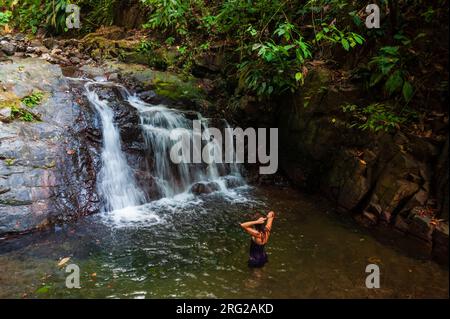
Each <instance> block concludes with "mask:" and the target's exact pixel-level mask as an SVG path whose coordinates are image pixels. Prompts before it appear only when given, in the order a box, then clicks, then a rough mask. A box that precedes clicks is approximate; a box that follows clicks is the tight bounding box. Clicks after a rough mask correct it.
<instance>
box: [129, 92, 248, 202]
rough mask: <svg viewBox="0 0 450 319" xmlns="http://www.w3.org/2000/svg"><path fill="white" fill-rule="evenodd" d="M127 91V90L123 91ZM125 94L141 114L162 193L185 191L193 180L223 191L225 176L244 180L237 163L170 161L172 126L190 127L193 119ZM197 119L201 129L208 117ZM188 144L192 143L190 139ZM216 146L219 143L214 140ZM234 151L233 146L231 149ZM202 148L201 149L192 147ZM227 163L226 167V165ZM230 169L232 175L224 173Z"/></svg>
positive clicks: (166, 195) (205, 125) (239, 182)
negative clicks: (176, 162)
mask: <svg viewBox="0 0 450 319" xmlns="http://www.w3.org/2000/svg"><path fill="white" fill-rule="evenodd" d="M125 92H126V91H125ZM126 94H127V95H128V102H129V103H130V104H131V105H132V106H134V107H135V108H136V109H137V110H138V111H139V114H140V118H141V125H142V131H143V134H144V138H145V141H146V143H147V147H148V148H149V149H150V150H151V151H152V156H153V157H154V167H153V170H152V173H153V176H154V177H155V179H156V183H157V185H158V188H159V191H160V192H161V194H162V196H163V197H173V196H175V195H177V194H180V193H185V192H188V191H189V190H190V188H191V186H192V185H193V184H195V183H199V182H205V183H211V184H213V185H215V186H216V188H217V190H219V191H222V192H226V191H227V189H228V188H227V184H226V181H225V180H226V178H227V177H228V178H233V179H234V180H235V181H234V182H235V184H240V185H243V184H244V181H243V179H242V177H241V175H240V173H239V169H238V166H237V165H236V164H229V165H228V164H221V163H214V162H213V163H211V164H208V165H206V164H193V163H191V164H189V163H180V164H173V163H172V162H171V160H170V156H169V155H170V149H171V148H172V146H173V145H174V144H175V143H176V142H175V141H173V140H171V139H170V132H171V131H172V130H174V129H177V128H178V129H179V128H182V129H188V130H192V120H189V119H188V118H186V116H185V115H184V113H183V112H180V111H178V110H174V109H170V108H167V107H166V106H163V105H151V104H148V103H145V102H144V101H142V100H141V99H139V98H138V97H136V96H134V95H130V94H129V93H128V92H126ZM197 119H198V120H200V121H201V123H202V127H201V129H202V131H207V130H208V121H207V120H206V119H203V118H202V117H201V115H200V114H197ZM193 138H194V137H193V136H191V146H193V147H195V143H194V142H193V141H192V140H193ZM215 147H218V148H219V147H220V148H221V147H222V146H221V145H218V144H215ZM231 151H232V152H233V154H232V155H234V149H233V150H231ZM193 152H201V150H195V149H194V150H193ZM227 166H229V167H227ZM229 173H231V174H232V175H231V176H226V175H227V174H229Z"/></svg>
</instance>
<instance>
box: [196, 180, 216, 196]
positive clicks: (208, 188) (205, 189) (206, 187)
mask: <svg viewBox="0 0 450 319" xmlns="http://www.w3.org/2000/svg"><path fill="white" fill-rule="evenodd" d="M219 189H220V187H219V185H217V183H214V182H210V183H203V182H201V183H196V184H194V185H192V187H191V193H192V194H195V195H200V194H209V193H212V192H216V191H218V190H219Z"/></svg>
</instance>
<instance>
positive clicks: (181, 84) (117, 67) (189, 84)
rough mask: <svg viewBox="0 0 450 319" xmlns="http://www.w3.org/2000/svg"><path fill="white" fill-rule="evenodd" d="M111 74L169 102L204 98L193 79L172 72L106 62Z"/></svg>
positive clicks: (201, 90) (202, 92)
mask: <svg viewBox="0 0 450 319" xmlns="http://www.w3.org/2000/svg"><path fill="white" fill-rule="evenodd" d="M105 64H106V66H107V68H108V69H110V71H111V72H118V73H120V74H121V75H122V76H123V77H124V78H129V79H132V80H134V81H135V82H137V83H138V84H139V85H140V86H142V87H143V88H144V89H147V90H154V91H155V93H156V94H158V95H160V96H163V97H166V98H169V99H171V100H175V101H176V100H198V99H204V98H205V92H204V91H203V89H202V88H201V86H200V85H199V83H198V81H197V80H196V79H195V78H194V77H190V76H184V75H181V74H176V73H173V72H162V71H155V70H152V69H149V68H148V67H145V66H143V65H139V64H125V63H120V62H114V61H107V62H106V63H105Z"/></svg>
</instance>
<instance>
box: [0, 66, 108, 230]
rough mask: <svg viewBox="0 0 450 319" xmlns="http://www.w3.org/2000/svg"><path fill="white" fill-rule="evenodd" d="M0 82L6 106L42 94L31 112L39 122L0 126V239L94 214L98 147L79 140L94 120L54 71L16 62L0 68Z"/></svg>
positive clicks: (19, 122) (48, 67)
mask: <svg viewBox="0 0 450 319" xmlns="http://www.w3.org/2000/svg"><path fill="white" fill-rule="evenodd" d="M25 70H26V72H24V71H25ZM0 81H1V82H2V83H5V84H6V85H5V88H6V90H7V91H6V92H2V93H1V94H0V97H1V98H3V99H6V100H5V101H7V102H6V103H15V102H14V101H17V99H20V98H22V97H24V96H26V95H28V94H30V92H33V91H35V90H39V91H42V92H44V94H45V99H44V100H43V101H42V103H41V104H40V105H38V106H36V107H35V108H34V109H33V112H35V113H38V114H39V116H40V118H41V121H40V122H37V121H36V122H23V121H21V120H20V119H15V120H13V121H10V122H9V123H6V124H2V125H0V189H1V192H0V236H3V235H5V234H12V233H25V232H30V231H33V230H37V229H39V228H41V227H44V226H46V225H50V224H52V223H59V222H64V221H69V220H73V219H75V218H77V217H79V216H81V215H86V214H90V213H93V212H96V211H98V209H99V201H98V198H97V195H96V188H95V181H96V175H95V174H96V173H95V172H96V166H95V165H96V163H98V162H99V154H98V152H97V151H96V148H98V147H99V146H95V144H94V143H92V142H90V141H89V140H87V139H85V136H86V135H85V134H83V132H84V131H83V125H84V126H86V127H84V128H87V127H90V126H92V127H94V126H95V122H94V117H92V116H91V114H92V112H91V110H90V109H89V108H81V107H80V106H79V105H78V104H77V103H76V102H75V101H74V96H76V95H71V94H69V93H68V90H69V86H68V83H67V82H66V80H65V79H64V77H63V76H62V72H61V69H60V67H59V66H56V65H51V64H49V63H47V62H45V61H43V60H40V59H21V60H20V61H18V62H17V63H12V64H2V65H1V67H0ZM0 100H1V99H0ZM0 103H1V101H0ZM18 103H20V100H19V102H18ZM2 109H3V108H2ZM89 116H91V117H89ZM82 117H84V119H83V120H82V121H80V118H82ZM97 168H98V167H97Z"/></svg>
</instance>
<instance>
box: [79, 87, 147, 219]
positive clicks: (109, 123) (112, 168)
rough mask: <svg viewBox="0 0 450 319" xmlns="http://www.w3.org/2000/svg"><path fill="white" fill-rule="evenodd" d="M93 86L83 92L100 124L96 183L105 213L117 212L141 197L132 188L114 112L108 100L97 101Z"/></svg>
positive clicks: (132, 205)
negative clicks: (99, 166)
mask: <svg viewBox="0 0 450 319" xmlns="http://www.w3.org/2000/svg"><path fill="white" fill-rule="evenodd" d="M95 84H96V83H95V82H88V83H86V84H85V89H86V92H87V94H86V95H87V98H88V100H89V102H90V103H91V105H93V106H94V107H95V109H96V110H97V112H98V114H99V115H100V119H101V122H102V135H103V148H102V167H101V170H100V174H99V178H98V182H97V183H98V190H99V193H100V196H102V198H103V199H104V200H105V210H106V211H113V210H120V209H123V208H127V207H134V206H137V205H140V204H143V203H144V202H145V196H144V194H143V192H142V191H141V190H140V189H139V188H138V187H137V186H136V182H135V179H134V176H133V172H132V170H131V168H130V166H129V165H128V163H127V160H126V158H125V155H124V153H123V152H122V148H121V142H120V134H119V129H118V128H117V126H116V125H115V124H114V113H113V111H112V110H111V108H110V107H109V106H108V101H106V100H102V99H100V97H99V96H98V94H97V93H96V92H95V87H94V85H95Z"/></svg>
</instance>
